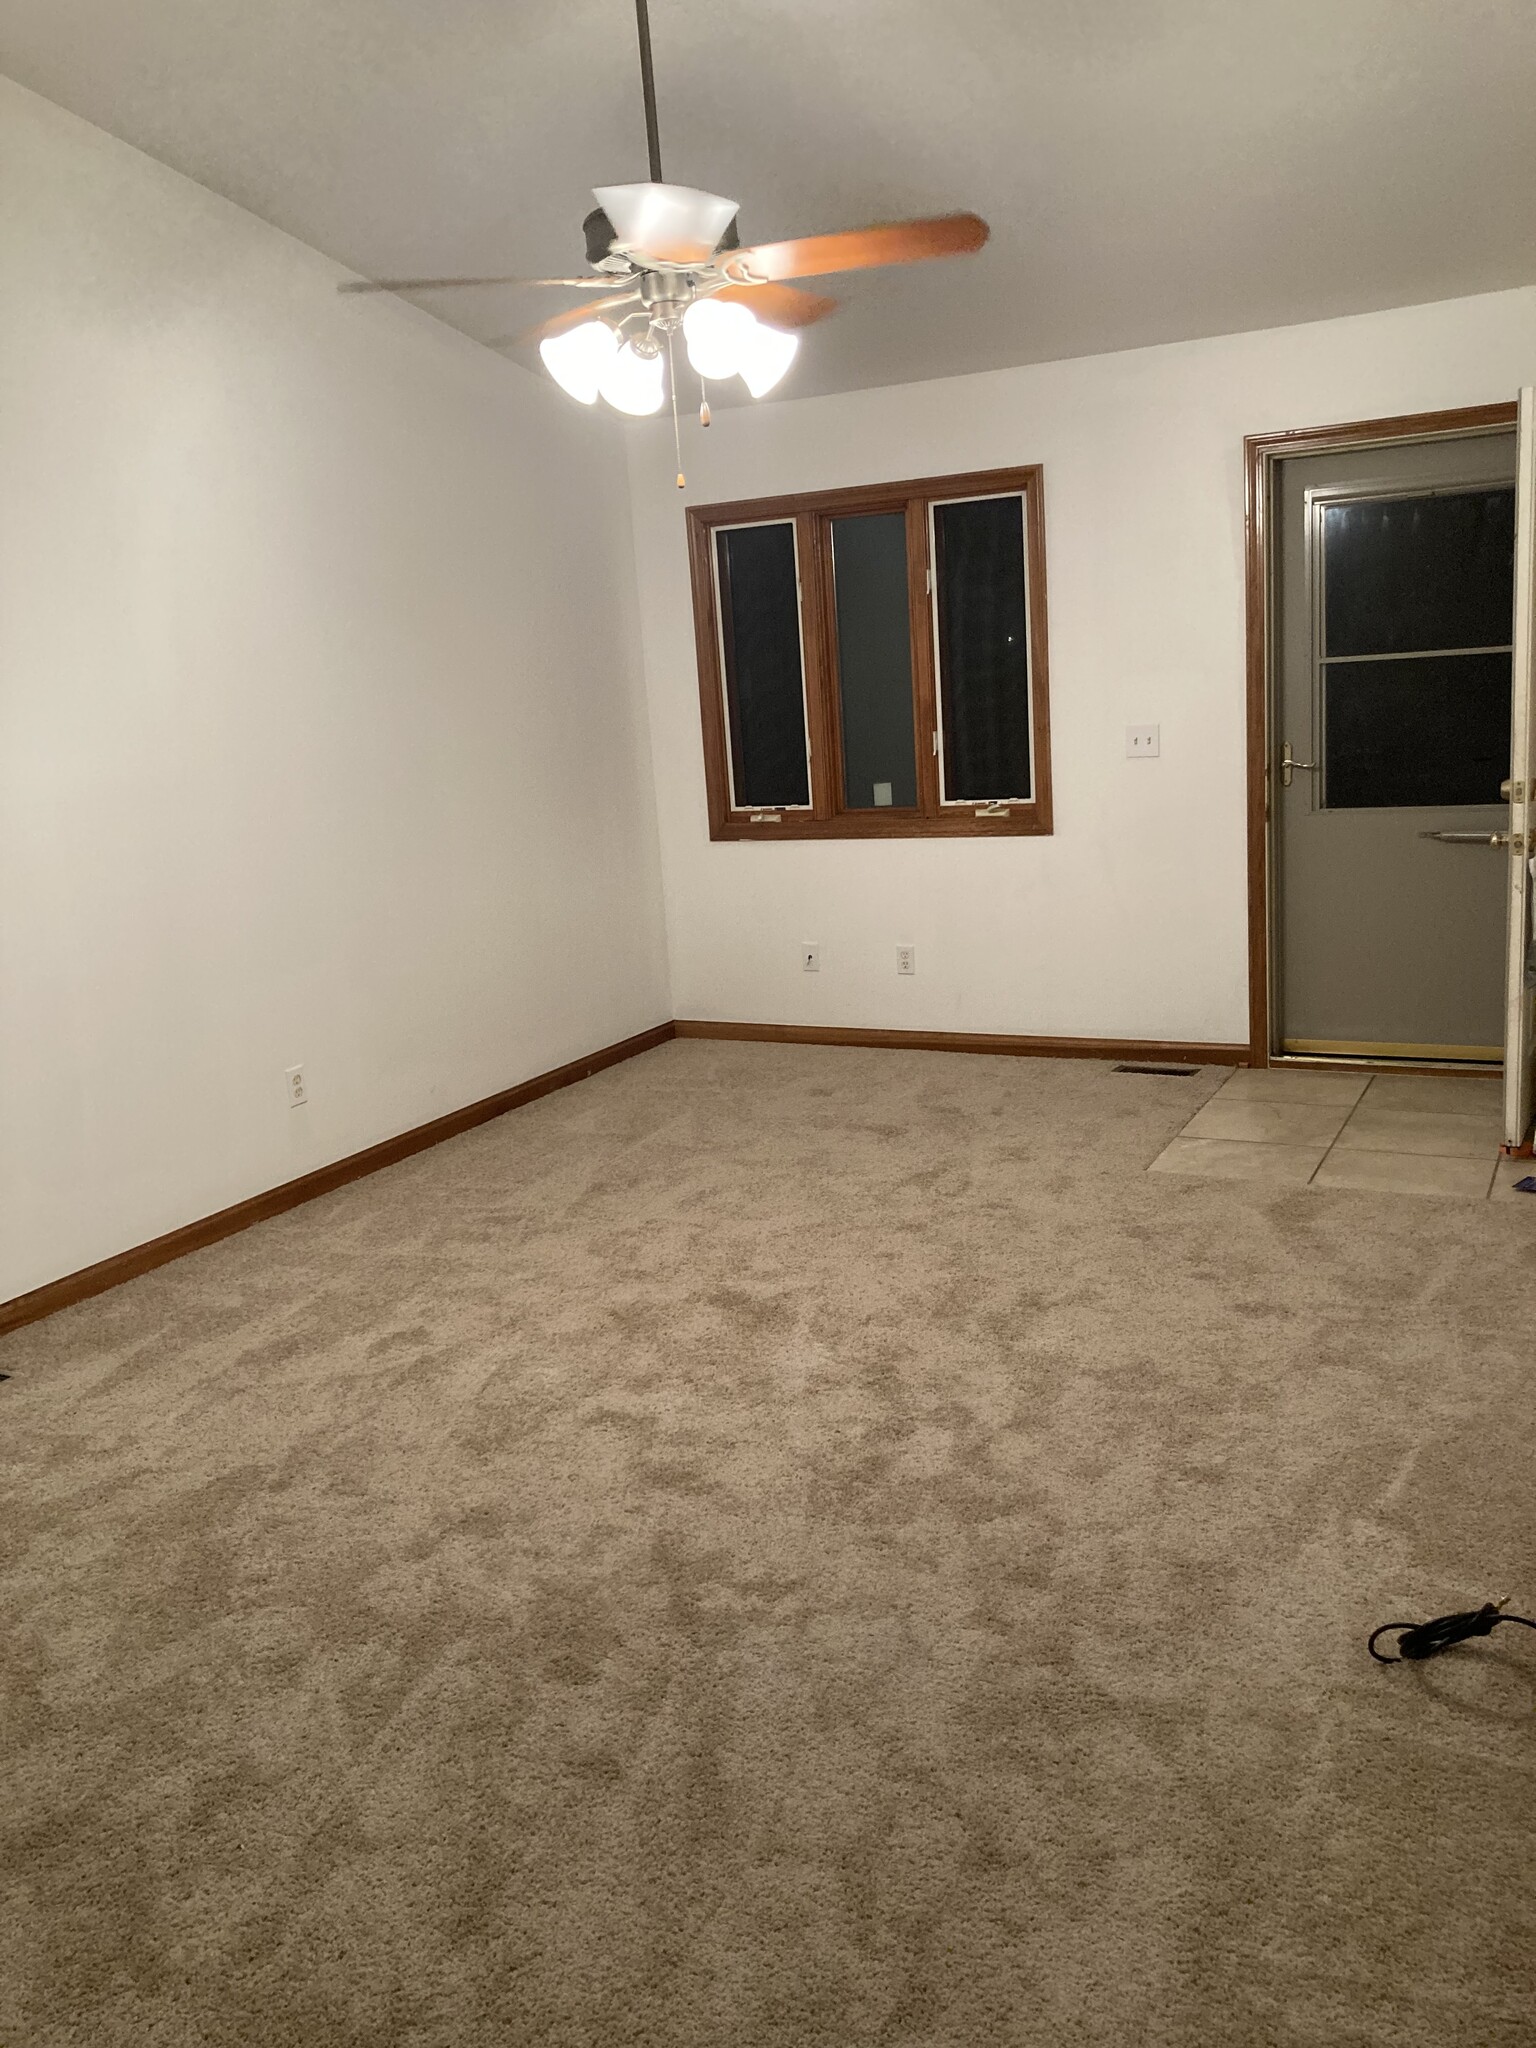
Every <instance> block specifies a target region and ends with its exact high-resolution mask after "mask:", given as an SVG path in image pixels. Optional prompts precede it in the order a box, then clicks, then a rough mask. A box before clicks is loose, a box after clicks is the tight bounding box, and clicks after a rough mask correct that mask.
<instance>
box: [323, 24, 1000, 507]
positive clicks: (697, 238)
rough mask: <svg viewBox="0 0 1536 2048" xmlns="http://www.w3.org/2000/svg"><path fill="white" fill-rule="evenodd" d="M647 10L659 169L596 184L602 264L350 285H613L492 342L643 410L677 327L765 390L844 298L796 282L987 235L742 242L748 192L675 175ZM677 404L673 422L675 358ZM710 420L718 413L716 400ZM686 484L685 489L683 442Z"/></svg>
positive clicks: (890, 226)
mask: <svg viewBox="0 0 1536 2048" xmlns="http://www.w3.org/2000/svg"><path fill="white" fill-rule="evenodd" d="M635 17H636V26H637V28H638V31H639V38H640V87H641V92H642V95H643V97H644V101H645V134H646V143H647V146H648V151H649V158H650V164H649V168H650V173H651V175H650V181H649V183H647V184H643V185H599V186H597V187H595V188H594V191H593V195H592V196H593V197H594V198H595V199H596V201H597V207H596V210H595V211H594V212H592V213H589V214H588V215H587V217H586V219H585V221H584V222H583V223H582V227H583V231H584V233H585V236H586V245H587V247H586V254H587V261H588V263H589V264H590V265H591V266H592V270H593V272H594V274H593V275H591V276H588V277H391V278H381V279H368V280H363V279H359V280H356V281H354V282H352V283H349V284H344V285H341V286H340V287H339V289H340V290H341V291H343V292H425V291H457V290H463V289H466V288H474V287H484V286H488V285H536V286H552V287H556V288H560V289H569V290H573V291H591V290H595V289H597V290H605V293H606V295H605V296H604V297H603V298H600V299H597V300H588V301H586V302H585V303H583V304H579V305H577V306H574V307H572V308H571V309H570V310H569V311H568V312H564V313H557V314H556V315H555V316H554V318H553V319H550V320H546V321H544V322H543V323H542V324H541V325H540V326H537V327H534V328H532V329H531V330H530V331H529V332H527V333H526V334H522V335H513V336H509V337H505V338H504V339H503V340H501V341H497V342H493V343H492V344H491V346H492V347H503V346H506V345H508V343H509V342H516V341H537V342H538V344H539V354H540V355H541V356H542V357H543V360H544V365H545V368H546V369H547V370H548V371H549V373H550V375H551V376H552V377H553V378H554V379H555V381H556V383H557V384H559V385H560V386H561V387H562V388H563V389H564V390H565V391H567V392H569V393H570V395H571V397H573V398H576V399H579V400H580V401H581V402H582V404H584V405H591V404H593V403H594V402H595V401H596V400H597V399H598V398H599V397H602V398H604V399H605V400H606V401H607V402H608V404H609V405H612V406H614V407H616V408H617V409H618V410H619V411H620V412H626V413H633V414H640V415H643V414H647V413H655V412H659V411H660V410H661V407H662V405H663V404H664V403H665V399H666V379H665V370H664V359H665V361H666V362H671V359H672V351H673V342H674V339H675V337H676V335H677V334H678V333H679V332H681V334H682V337H683V341H684V344H685V346H686V348H687V352H688V359H689V361H690V363H691V364H692V365H693V368H694V369H695V371H696V372H697V373H698V375H699V378H700V380H701V385H702V382H703V381H704V380H718V379H723V378H727V377H732V376H739V377H740V378H741V380H742V382H743V383H744V384H745V385H746V387H747V389H748V390H749V391H750V392H751V394H752V396H753V397H754V398H761V397H763V396H764V395H765V394H766V393H767V392H769V391H771V390H772V389H773V388H774V386H775V385H776V384H777V383H778V382H779V380H780V379H781V378H782V377H783V375H784V373H785V371H786V370H788V368H789V366H790V364H791V362H793V360H794V358H795V354H796V351H797V350H798V348H799V346H800V337H799V334H798V331H797V330H798V329H800V328H802V327H809V326H811V325H812V324H813V323H814V322H815V321H817V320H824V319H825V318H826V316H827V315H828V314H829V313H831V312H835V311H836V308H837V301H836V300H835V299H829V298H822V297H820V296H819V295H818V294H816V293H813V292H806V291H799V290H797V289H796V288H795V286H794V285H793V284H791V283H789V282H788V280H789V279H791V278H802V277H826V276H830V275H832V274H833V273H835V272H838V271H844V270H873V269H879V268H883V267H885V266H887V265H890V264H897V263H922V262H925V261H927V259H928V258H930V257H934V256H962V255H967V254H969V253H970V252H972V251H974V250H976V249H979V248H980V247H981V246H982V244H983V243H984V242H985V241H986V239H987V235H988V232H989V231H988V228H987V224H986V222H985V221H984V220H982V219H980V218H979V217H978V216H977V215H976V214H974V213H949V214H939V215H935V216H933V217H932V218H929V219H926V220H904V221H887V222H883V223H881V224H879V225H876V226H873V227H866V228H851V229H846V230H844V231H843V232H841V233H838V234H830V235H809V236H805V237H803V238H802V239H800V240H798V241H792V242H764V243H760V244H758V245H757V246H756V247H753V248H746V249H743V248H742V247H741V246H740V238H739V236H738V234H737V229H736V210H737V201H735V200H734V199H722V198H720V197H719V196H718V195H717V194H715V193H713V192H700V191H696V190H695V189H694V188H693V187H692V186H689V185H668V184H666V183H664V182H663V179H662V172H661V143H660V139H659V136H658V132H657V123H656V83H655V76H654V72H653V69H652V63H651V25H650V12H649V6H648V0H635ZM672 411H673V418H674V421H675V419H676V414H677V379H676V372H675V367H674V373H673V378H672ZM700 418H701V420H702V422H703V424H704V425H705V426H707V425H708V424H709V405H708V400H707V398H706V399H705V400H704V402H703V403H702V404H701V406H700ZM677 481H678V487H679V488H680V489H681V487H682V484H683V475H682V466H681V450H679V466H678V479H677Z"/></svg>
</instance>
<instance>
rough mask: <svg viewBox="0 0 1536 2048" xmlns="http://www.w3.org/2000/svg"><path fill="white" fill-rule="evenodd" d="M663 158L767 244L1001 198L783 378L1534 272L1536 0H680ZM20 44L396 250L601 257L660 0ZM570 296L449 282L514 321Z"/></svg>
mask: <svg viewBox="0 0 1536 2048" xmlns="http://www.w3.org/2000/svg"><path fill="white" fill-rule="evenodd" d="M651 9H652V32H653V37H654V42H655V51H656V72H657V92H658V99H659V102H660V109H661V132H662V149H663V155H664V164H665V170H666V174H667V176H668V177H669V178H671V179H673V180H674V181H676V182H678V183H687V184H696V185H702V186H705V187H708V188H709V189H711V190H714V191H718V192H725V193H728V194H730V195H731V196H732V197H734V198H739V199H740V201H741V231H742V238H743V240H744V241H749V240H753V239H760V240H767V239H770V238H776V237H780V236H786V235H793V234H804V233H811V232H815V231H818V230H823V229H828V228H836V227H844V226H853V225H859V224H862V223H864V222H866V221H871V220H880V219H889V218H892V217H898V216H903V215H907V214H920V213H937V212H945V211H949V210H952V209H955V208H960V207H970V208H974V209H975V210H976V211H977V212H979V213H981V214H983V215H985V217H986V218H987V219H988V220H989V221H990V222H991V224H992V241H991V244H990V246H989V247H988V248H987V249H986V250H985V251H984V252H983V253H982V254H981V255H980V256H977V257H971V258H961V259H958V260H955V261H951V262H948V263H938V264H933V265H931V266H928V267H927V268H915V269H909V270H901V271H895V272H889V273H884V274H880V275H865V276H861V277H855V278H849V279H847V280H846V282H845V283H844V284H834V285H833V286H832V287H831V289H833V290H834V291H837V292H839V294H840V295H841V296H842V297H843V298H844V301H845V304H844V309H843V311H842V312H841V313H840V314H839V315H838V316H837V317H836V318H835V319H833V320H831V321H829V322H828V323H827V325H826V326H824V327H822V328H819V329H817V330H815V332H814V333H813V334H812V335H811V336H810V337H809V338H808V342H807V345H806V347H805V348H804V349H803V350H802V351H801V359H800V361H799V363H798V364H797V365H796V368H795V370H794V372H793V373H792V375H791V377H790V379H789V380H788V381H787V383H786V384H785V386H784V387H783V391H784V395H785V396H803V395H805V394H807V393H810V392H817V391H843V390H853V389H857V388H860V387H864V386H871V385H879V384H890V383H897V382H901V381H904V380H906V379H909V378H920V377H939V376H948V375H952V374H955V373H957V372H961V371H966V370H979V369H990V368H996V367H1000V366H1003V365H1006V364H1013V363H1023V362H1033V361H1041V360H1046V359H1049V358H1052V357H1058V356H1067V355H1081V354H1085V353H1090V352H1093V351H1096V350H1101V349H1112V348H1124V347H1131V346H1135V345H1137V344H1141V343H1146V342H1154V341H1163V340H1174V339H1180V338H1185V337H1189V336H1193V335H1201V334H1214V333H1222V332H1231V331H1233V330H1237V329H1242V328H1249V327H1262V326H1270V325H1277V324H1282V323H1285V322H1288V321H1296V320H1306V319H1313V318H1320V317H1325V316H1328V315H1331V314H1339V313H1347V312H1357V311H1364V310H1369V309H1374V308H1379V307H1384V306H1393V305H1405V304H1412V303H1416V302H1419V301H1424V300H1430V299H1437V298H1449V297H1453V296H1456V295H1459V294H1461V293H1471V292H1480V291H1492V290H1497V289H1500V288H1502V287H1505V286H1510V285H1516V284H1525V283H1530V282H1532V281H1536V6H1533V5H1531V4H1530V0H1450V4H1447V0H651ZM0 70H3V71H5V72H8V73H9V74H10V75H11V76H12V77H14V78H16V79H18V80H19V81H20V82H21V83H22V84H24V85H28V86H31V87H33V88H34V89H35V90H36V91H38V92H40V93H43V94H45V95H46V96H47V97H48V98H49V99H52V100H55V101H57V102H58V103H59V104H60V105H62V106H65V107H68V108H70V109H71V110H72V111H74V112H75V113H78V114H81V115H83V116H84V117H85V118H86V119H87V120H90V121H93V122H95V123H97V124H98V125H99V126H100V127H103V128H106V129H109V130H110V131H111V132H112V133H113V134H115V135H119V136H122V137H124V138H125V139H126V140H127V141H129V142H132V143H135V144H137V146H138V147H139V148H141V149H143V150H146V151H148V152H149V153H150V154H151V155H152V156H156V157H159V158H160V159H161V160H162V161H163V162H165V163H167V164H171V165H173V166H174V167H175V168H176V169H177V170H180V171H183V172H185V173H186V174H187V175H188V176H189V177H192V178H196V179H198V180H199V181H200V182H201V183H202V184H204V185H208V186H210V187H212V188H213V189H214V190H215V191H217V192H222V193H225V194H226V195H227V196H228V197H229V198H231V199H234V200H237V201H238V202H239V203H240V204H241V205H242V206H245V207H248V208H249V209H250V210H251V211H252V212H253V213H257V214H259V215H261V216H262V217H263V218H264V219H266V220H269V221H272V222H275V223H276V224H277V225H278V226H279V227H282V228H285V229H287V230H288V231H289V232H290V233H292V234H294V235H297V236H299V237H300V238H301V239H302V240H304V241H306V242H309V243H311V244H313V245H314V246H315V247H316V248H319V249H322V250H325V251H326V252H327V253H328V254H330V255H332V256H335V257H338V258H340V259H341V260H342V261H343V262H344V263H347V264H350V265H351V266H353V267H354V268H355V269H358V270H360V271H363V272H367V273H370V274H373V275H379V274H388V273H394V274H401V273H406V274H410V273H416V274H420V273H421V272H422V271H424V270H425V271H428V272H434V273H441V272H457V271H484V270H487V269H489V270H524V271H527V272H531V273H534V274H540V273H547V272H550V271H556V272H558V271H567V270H571V269H573V268H575V269H580V268H581V267H582V265H581V260H580V259H581V240H580V222H581V218H582V215H583V214H584V213H585V212H586V211H587V210H588V208H589V207H590V205H591V204H592V201H591V198H590V191H589V188H590V187H591V186H592V185H594V184H602V183H606V182H610V181H613V182H617V181H622V180H628V179H635V178H643V177H644V176H645V175H646V162H645V140H644V130H643V123H642V117H641V110H640V93H639V83H638V70H637V64H636V57H635V32H634V17H633V7H632V0H542V4H538V5H531V4H528V0H255V4H253V0H0ZM570 302H571V301H570V300H569V299H568V298H566V297H564V296H559V297H557V296H555V295H550V294H534V293H531V292H516V293H499V292H483V293H463V294H457V295H454V296H452V297H450V296H448V295H439V296H436V297H434V298H433V299H432V300H430V301H426V300H423V301H422V303H424V304H430V306H431V309H432V310H433V311H434V312H437V313H439V314H440V315H441V316H442V317H443V318H446V319H450V320H452V321H453V322H454V324H455V325H459V326H462V327H463V328H464V329H465V330H466V331H467V332H469V333H472V334H476V335H479V336H481V337H486V336H490V335H494V334H505V333H507V332H508V331H511V330H517V329H520V328H522V327H524V326H525V325H527V324H528V323H529V322H530V321H532V320H534V319H536V318H538V317H540V316H541V315H542V314H543V313H544V312H546V311H555V310H558V309H559V308H560V307H562V306H564V305H566V304H568V303H570Z"/></svg>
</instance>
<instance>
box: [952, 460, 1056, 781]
mask: <svg viewBox="0 0 1536 2048" xmlns="http://www.w3.org/2000/svg"><path fill="white" fill-rule="evenodd" d="M933 551H934V599H935V603H936V606H937V613H938V661H939V678H938V680H939V706H940V715H941V720H942V725H943V742H944V796H945V800H946V801H947V802H962V803H972V802H976V803H993V802H998V801H1001V800H1002V799H1005V798H1013V799H1016V800H1019V801H1027V800H1028V798H1029V796H1030V794H1031V789H1032V784H1031V779H1030V725H1029V621H1028V604H1027V578H1026V574H1025V568H1024V500H1023V498H1022V497H1007V498H972V499H965V500H952V501H951V502H949V503H948V504H937V505H935V506H934V508H933Z"/></svg>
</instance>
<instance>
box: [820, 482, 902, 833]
mask: <svg viewBox="0 0 1536 2048" xmlns="http://www.w3.org/2000/svg"><path fill="white" fill-rule="evenodd" d="M832 580H833V589H834V593H835V596H836V600H837V683H838V693H839V700H840V703H841V707H842V727H843V801H844V803H845V804H846V805H847V807H848V809H849V810H851V811H861V810H867V809H870V808H872V807H877V806H878V807H883V806H885V805H887V804H890V805H895V806H898V807H901V806H905V807H906V808H907V809H911V808H912V807H914V806H915V805H916V803H917V758H916V754H915V752H914V749H913V744H912V641H911V624H910V619H909V615H908V609H907V517H906V514H905V513H904V512H876V513H867V514H860V515H858V516H857V517H852V518H846V519H834V520H833V521H832Z"/></svg>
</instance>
